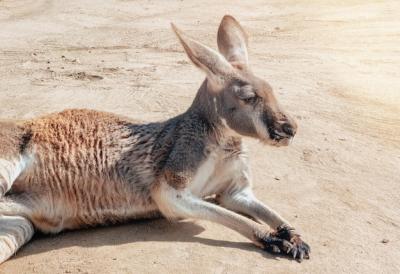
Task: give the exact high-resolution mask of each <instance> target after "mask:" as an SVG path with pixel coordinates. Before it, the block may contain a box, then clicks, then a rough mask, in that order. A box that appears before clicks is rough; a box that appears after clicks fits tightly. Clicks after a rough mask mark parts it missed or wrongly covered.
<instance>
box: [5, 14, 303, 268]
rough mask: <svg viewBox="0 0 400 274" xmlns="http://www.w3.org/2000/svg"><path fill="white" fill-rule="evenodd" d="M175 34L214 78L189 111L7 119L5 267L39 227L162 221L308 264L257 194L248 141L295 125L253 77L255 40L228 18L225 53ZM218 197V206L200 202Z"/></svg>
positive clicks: (285, 135)
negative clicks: (145, 117) (211, 228)
mask: <svg viewBox="0 0 400 274" xmlns="http://www.w3.org/2000/svg"><path fill="white" fill-rule="evenodd" d="M172 28H173V30H174V32H175V33H176V35H177V37H178V38H179V41H180V42H181V44H182V45H183V48H184V49H185V52H186V53H187V55H188V56H189V58H190V60H191V61H192V62H193V63H194V64H195V65H196V66H197V67H198V68H200V69H201V70H202V71H204V72H205V74H206V79H205V81H204V82H203V84H202V85H201V87H200V89H199V90H198V92H197V95H196V97H195V99H194V101H193V104H192V105H191V106H190V107H189V108H188V110H187V111H186V112H185V113H183V114H181V115H178V116H177V117H174V118H172V119H169V120H167V121H165V122H159V123H149V124H140V123H137V122H135V121H133V120H131V119H129V118H126V117H121V116H118V115H114V114H110V113H104V112H99V111H94V110H82V109H81V110H80V109H74V110H66V111H63V112H60V113H56V114H50V115H47V116H44V117H41V118H37V119H32V120H28V121H22V122H12V121H11V122H6V121H3V122H0V263H1V262H4V261H5V260H7V259H8V258H9V257H10V256H12V255H13V254H14V253H15V252H16V251H17V250H18V249H19V248H20V247H21V246H22V245H23V244H25V243H26V242H28V241H29V240H30V239H31V237H32V235H33V234H34V231H35V230H38V231H42V232H44V233H58V232H60V231H62V230H66V229H78V228H82V227H88V226H95V225H104V224H110V223H117V222H123V221H126V220H132V219H139V218H151V217H155V216H158V215H160V214H161V215H162V216H164V217H166V218H168V219H180V218H193V219H204V220H209V221H212V222H216V223H219V224H222V225H224V226H227V227H228V228H230V229H233V230H235V231H237V232H238V233H241V234H242V235H243V236H245V237H247V238H248V239H250V240H251V241H253V242H254V244H256V245H257V246H259V247H260V248H262V249H264V250H266V251H269V252H275V253H279V252H281V253H284V254H290V255H291V256H293V257H294V258H296V259H298V260H300V261H301V260H302V259H303V258H309V252H310V248H309V246H308V245H307V244H306V243H305V242H303V241H302V240H301V238H300V236H299V235H298V234H297V233H296V232H295V231H294V229H293V228H292V227H291V226H290V225H289V222H288V221H286V220H285V219H284V218H282V217H281V216H280V215H279V214H278V213H276V212H275V211H274V210H272V209H271V208H269V207H268V206H266V205H265V204H263V203H262V202H260V201H259V200H258V199H257V198H255V196H254V195H253V192H252V190H251V181H250V180H251V179H250V171H249V165H248V163H247V157H246V152H245V150H244V149H243V146H242V141H241V136H249V137H253V138H257V139H259V140H261V141H262V142H263V143H265V144H269V145H273V146H286V145H288V144H289V143H290V141H291V140H292V138H293V136H294V135H295V133H296V128H297V126H296V123H295V122H294V121H293V119H292V118H290V116H289V115H288V114H286V113H285V112H283V111H282V109H281V107H280V106H279V104H278V102H277V100H276V98H275V96H274V94H273V91H272V89H271V87H270V86H269V85H268V83H267V82H265V81H264V80H262V79H260V78H258V77H256V76H255V75H253V73H252V72H251V70H250V68H249V64H248V54H247V35H246V34H245V32H244V31H243V29H242V27H241V26H240V25H239V23H238V22H237V21H236V20H235V19H234V18H233V17H231V16H228V15H227V16H225V17H224V18H223V19H222V22H221V24H220V26H219V30H218V48H219V52H217V51H214V50H212V49H211V48H209V47H207V46H205V45H203V44H201V43H199V42H197V41H195V40H193V39H191V38H189V37H187V36H186V35H185V34H184V33H182V32H181V31H180V30H178V29H177V28H176V27H175V26H174V25H172ZM211 195H215V196H214V197H215V199H216V201H217V202H216V203H210V202H208V201H207V200H205V199H204V198H205V197H209V196H211ZM262 222H264V223H266V224H268V225H269V227H268V226H267V225H265V224H263V223H262Z"/></svg>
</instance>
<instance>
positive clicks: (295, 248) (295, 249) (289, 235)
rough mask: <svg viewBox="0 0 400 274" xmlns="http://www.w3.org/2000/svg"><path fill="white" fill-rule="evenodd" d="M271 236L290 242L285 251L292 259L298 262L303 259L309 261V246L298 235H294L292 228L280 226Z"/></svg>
mask: <svg viewBox="0 0 400 274" xmlns="http://www.w3.org/2000/svg"><path fill="white" fill-rule="evenodd" d="M271 236H273V237H277V238H279V239H283V240H285V241H288V242H290V244H291V247H290V248H289V249H286V250H285V251H286V253H287V254H290V255H291V256H293V259H297V260H298V261H299V262H301V261H302V260H303V259H304V258H305V259H310V253H311V248H310V246H309V245H308V244H307V243H305V242H304V241H303V240H302V239H301V237H300V235H299V234H297V233H295V231H294V229H293V228H291V227H289V226H287V225H281V226H279V227H278V228H277V230H276V232H273V233H271Z"/></svg>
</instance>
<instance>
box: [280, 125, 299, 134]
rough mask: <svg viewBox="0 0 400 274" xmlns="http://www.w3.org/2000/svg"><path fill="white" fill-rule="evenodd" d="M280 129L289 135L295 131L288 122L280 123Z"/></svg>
mask: <svg viewBox="0 0 400 274" xmlns="http://www.w3.org/2000/svg"><path fill="white" fill-rule="evenodd" d="M282 131H283V132H284V133H286V134H287V135H289V136H294V134H295V133H296V131H295V129H294V128H293V126H292V125H291V124H289V123H284V124H283V125H282Z"/></svg>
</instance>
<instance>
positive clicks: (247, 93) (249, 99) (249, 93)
mask: <svg viewBox="0 0 400 274" xmlns="http://www.w3.org/2000/svg"><path fill="white" fill-rule="evenodd" d="M233 90H234V92H235V94H236V96H237V97H238V98H239V99H240V100H242V101H243V102H245V103H253V102H254V101H255V100H256V99H257V94H256V93H255V92H254V90H253V87H252V86H250V85H244V86H241V87H239V86H235V87H234V88H233Z"/></svg>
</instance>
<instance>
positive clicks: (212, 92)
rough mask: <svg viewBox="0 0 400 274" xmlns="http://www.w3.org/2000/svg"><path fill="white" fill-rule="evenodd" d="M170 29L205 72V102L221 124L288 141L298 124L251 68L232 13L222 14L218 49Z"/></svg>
mask: <svg viewBox="0 0 400 274" xmlns="http://www.w3.org/2000/svg"><path fill="white" fill-rule="evenodd" d="M172 28H173V30H174V31H175V33H176V35H177V36H178V38H179V40H180V42H181V43H182V45H183V47H184V49H185V51H186V53H187V55H188V56H189V58H190V60H191V61H192V62H193V63H194V64H195V65H196V66H197V67H199V68H200V69H201V70H203V71H204V72H205V73H206V75H207V80H206V89H205V93H206V95H205V96H207V97H208V98H209V100H206V102H208V104H213V108H211V109H213V112H215V114H216V115H217V117H218V119H219V120H220V121H222V123H223V124H224V126H226V127H228V128H229V129H231V130H233V131H234V132H235V133H237V134H239V135H243V136H250V137H255V138H257V139H259V140H261V141H263V142H265V143H267V144H270V145H275V146H282V145H288V144H289V143H290V141H291V139H292V138H293V136H294V135H295V133H296V129H297V125H296V123H295V121H294V120H293V119H292V118H291V117H290V116H289V115H288V114H287V113H286V112H284V111H283V110H282V108H281V107H280V106H279V104H278V101H277V99H276V97H275V95H274V92H273V90H272V88H271V86H270V85H269V84H268V83H267V82H266V81H265V80H263V79H261V78H259V77H257V76H255V75H254V74H253V72H252V71H251V69H250V66H249V62H248V53H247V35H246V33H245V32H244V30H243V28H242V27H241V26H240V24H239V23H238V22H237V21H236V20H235V19H234V18H233V17H232V16H229V15H226V16H224V18H223V19H222V21H221V24H220V26H219V29H218V48H219V52H217V51H215V50H213V49H211V48H209V47H207V46H205V45H203V44H201V43H199V42H197V41H195V40H194V39H192V38H189V37H187V36H186V35H185V34H184V33H183V32H182V31H180V30H179V29H177V28H176V26H175V25H173V24H172ZM208 109H210V108H208Z"/></svg>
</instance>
